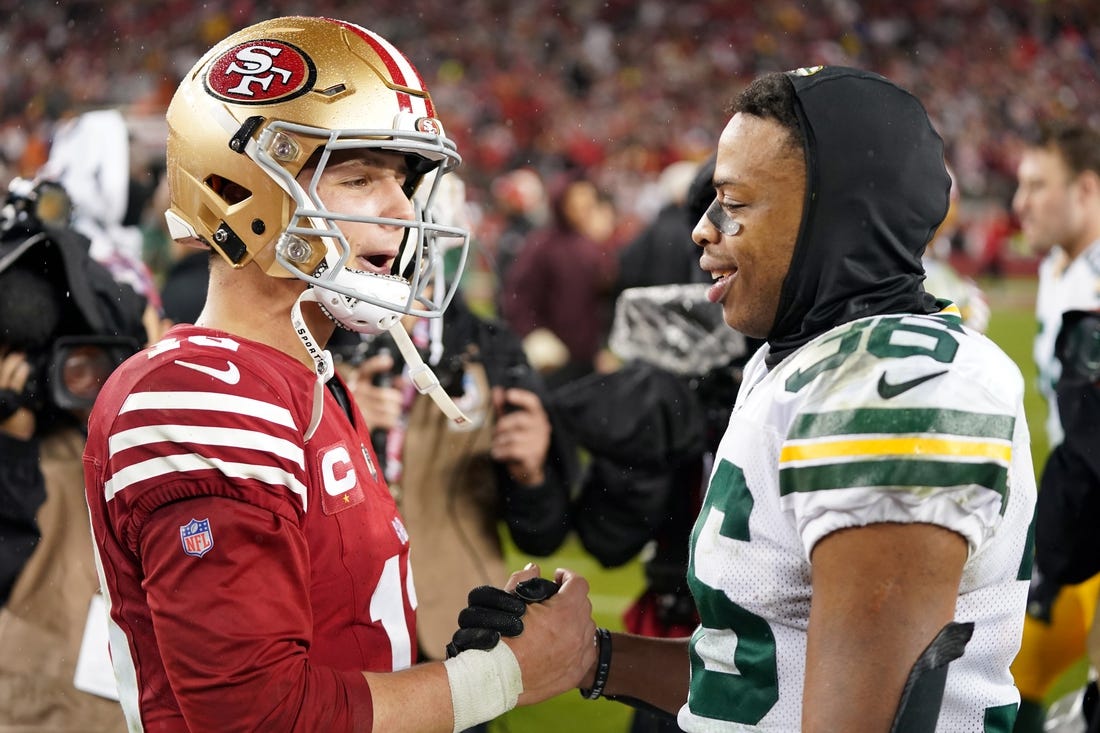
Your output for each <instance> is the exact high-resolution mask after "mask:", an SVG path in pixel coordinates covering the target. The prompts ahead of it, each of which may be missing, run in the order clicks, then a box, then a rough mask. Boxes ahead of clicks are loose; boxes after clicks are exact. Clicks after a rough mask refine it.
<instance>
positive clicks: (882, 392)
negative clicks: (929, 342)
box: [878, 369, 947, 400]
mask: <svg viewBox="0 0 1100 733" xmlns="http://www.w3.org/2000/svg"><path fill="white" fill-rule="evenodd" d="M944 374H947V370H946V369H944V370H943V371H942V372H935V373H934V374H925V375H924V376H923V377H917V378H916V379H910V380H909V381H908V382H898V383H897V384H890V383H889V382H887V381H886V375H885V374H883V375H882V376H881V377H879V378H878V395H879V397H881V398H882V399H884V400H888V399H890V398H891V397H897V396H898V395H899V394H901V393H902V392H908V391H909V390H911V389H913V387H916V386H917V385H918V384H924V383H925V382H927V381H928V380H929V379H935V378H936V377H942V376H943V375H944Z"/></svg>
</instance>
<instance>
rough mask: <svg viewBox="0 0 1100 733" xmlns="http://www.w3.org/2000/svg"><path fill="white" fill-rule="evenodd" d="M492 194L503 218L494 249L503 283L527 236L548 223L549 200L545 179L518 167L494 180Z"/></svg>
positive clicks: (491, 188) (531, 171) (498, 277)
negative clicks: (544, 184) (544, 183)
mask: <svg viewBox="0 0 1100 733" xmlns="http://www.w3.org/2000/svg"><path fill="white" fill-rule="evenodd" d="M490 191H491V193H492V196H493V204H494V207H495V208H496V210H497V211H498V212H499V213H500V214H501V216H502V217H503V222H502V224H501V229H500V232H499V233H498V234H497V236H496V246H495V249H496V275H497V281H498V283H502V282H504V281H505V279H506V278H507V276H508V270H509V269H510V268H511V266H512V263H513V262H514V261H515V259H516V256H517V255H518V254H519V253H520V250H522V249H523V245H524V244H526V242H527V237H528V236H529V235H530V234H531V232H532V231H533V230H535V229H537V228H539V227H542V226H545V225H546V224H547V220H548V217H549V215H550V211H549V201H548V200H547V197H546V187H545V186H543V183H542V178H541V177H539V174H538V173H536V172H535V171H534V170H532V169H530V168H517V169H516V170H513V171H509V172H508V173H505V174H504V175H502V176H500V177H499V178H496V179H494V180H493V182H492V184H491V187H490ZM497 309H498V311H499V309H500V304H499V303H498V304H497Z"/></svg>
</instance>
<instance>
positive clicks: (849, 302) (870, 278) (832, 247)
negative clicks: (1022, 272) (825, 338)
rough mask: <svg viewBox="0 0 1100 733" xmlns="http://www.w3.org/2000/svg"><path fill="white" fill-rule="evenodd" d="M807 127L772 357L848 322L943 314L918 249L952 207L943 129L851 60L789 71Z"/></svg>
mask: <svg viewBox="0 0 1100 733" xmlns="http://www.w3.org/2000/svg"><path fill="white" fill-rule="evenodd" d="M786 76H787V78H789V79H790V81H791V83H792V84H793V87H794V95H795V114H796V116H797V118H798V121H799V126H800V127H801V130H802V133H803V136H802V137H803V149H804V152H805V158H806V198H805V202H804V205H803V212H802V225H801V229H800V231H799V235H798V241H797V243H796V244H795V249H794V254H793V256H792V258H791V265H790V269H789V270H788V272H787V276H786V278H785V279H784V281H783V287H782V291H781V293H780V299H779V309H778V311H777V313H776V319H775V322H774V323H773V324H772V329H771V332H770V333H769V334H768V343H769V346H770V353H769V355H768V359H767V361H768V365H769V366H774V365H775V364H778V363H779V362H780V361H781V360H782V359H784V358H785V357H786V356H788V355H790V354H791V353H792V352H793V351H794V350H796V349H797V348H799V347H800V346H802V345H803V344H805V343H807V342H808V341H810V340H811V339H813V338H814V337H815V336H818V335H820V334H822V333H824V332H825V331H827V330H829V329H831V328H833V327H835V326H838V325H840V324H842V323H847V322H849V321H853V320H856V319H858V318H864V317H867V316H873V315H879V314H883V313H934V312H936V311H937V310H939V308H938V307H937V305H936V300H935V298H934V297H933V296H931V295H929V294H928V293H926V292H925V290H924V287H923V285H922V284H921V283H922V281H923V280H924V267H923V265H922V264H921V255H922V254H923V253H924V248H925V245H926V244H927V243H928V242H929V240H930V239H931V238H932V235H933V234H934V233H935V231H936V229H937V227H938V226H939V224H940V222H941V221H943V218H944V216H945V215H946V213H947V206H948V192H949V190H950V188H951V180H950V178H949V177H948V174H947V169H946V166H945V164H944V158H943V140H942V139H941V138H940V136H939V135H938V134H937V133H936V131H935V130H934V129H933V127H932V124H931V122H930V121H929V119H928V114H927V113H926V112H925V110H924V107H923V106H922V105H921V103H920V102H919V101H918V100H917V99H916V97H914V96H913V95H912V94H910V93H909V92H907V91H905V90H904V89H902V88H900V87H899V86H897V85H896V84H894V83H893V82H891V81H889V80H888V79H886V78H884V77H882V76H879V75H878V74H874V73H871V72H868V71H862V70H860V69H852V68H845V67H833V66H826V67H815V68H810V69H799V70H796V71H791V72H787V74H786Z"/></svg>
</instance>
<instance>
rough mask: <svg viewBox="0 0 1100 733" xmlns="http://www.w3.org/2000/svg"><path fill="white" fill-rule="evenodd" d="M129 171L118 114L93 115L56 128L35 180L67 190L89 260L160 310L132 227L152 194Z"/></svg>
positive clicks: (127, 149) (138, 233)
mask: <svg viewBox="0 0 1100 733" xmlns="http://www.w3.org/2000/svg"><path fill="white" fill-rule="evenodd" d="M131 167H132V166H131V162H130V133H129V131H128V129H127V127H126V121H125V119H124V118H123V116H122V114H121V113H120V112H119V111H118V110H112V109H104V110H93V111H91V112H85V113H83V114H81V115H77V116H75V117H72V118H69V119H66V120H65V121H64V122H63V123H61V124H59V125H58V127H57V129H56V130H55V131H54V139H53V143H52V145H51V146H50V155H49V158H48V159H47V161H46V163H45V165H44V166H43V167H42V169H41V170H40V171H39V172H38V178H41V179H43V180H52V181H57V182H58V183H60V184H61V185H62V186H63V187H64V188H65V190H66V191H68V193H69V196H70V197H71V198H72V202H73V215H72V216H73V219H72V226H73V228H74V229H76V230H77V231H78V232H80V233H81V234H83V235H84V236H86V237H87V238H88V239H89V240H90V241H91V248H90V253H91V256H92V259H94V260H95V261H97V262H99V263H100V264H102V265H103V266H104V267H106V268H107V269H108V270H110V271H111V274H112V275H113V276H114V278H115V279H116V280H118V281H119V282H124V283H126V284H128V285H130V286H131V287H132V288H133V289H134V290H136V291H137V292H138V293H140V294H141V295H143V296H145V297H146V298H147V299H148V300H149V301H150V302H151V303H152V304H153V305H154V306H157V307H159V305H160V299H159V296H158V294H157V290H156V286H155V285H154V283H153V275H152V273H151V272H150V271H149V268H148V267H147V266H146V264H145V262H144V259H143V256H142V255H143V247H142V245H143V237H142V233H141V230H140V228H139V227H138V226H136V224H137V221H138V219H139V216H140V211H141V209H143V208H144V206H145V203H146V201H147V200H148V199H149V197H150V196H151V195H152V193H153V189H152V188H151V187H148V186H143V185H140V184H139V185H136V186H135V185H134V184H135V183H136V181H135V180H134V179H133V177H132V172H131Z"/></svg>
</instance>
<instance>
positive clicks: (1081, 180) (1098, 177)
mask: <svg viewBox="0 0 1100 733" xmlns="http://www.w3.org/2000/svg"><path fill="white" fill-rule="evenodd" d="M1077 185H1078V186H1080V187H1081V192H1082V193H1084V194H1085V196H1086V197H1088V198H1095V197H1100V174H1098V173H1097V172H1096V171H1094V170H1084V171H1081V172H1080V173H1078V174H1077Z"/></svg>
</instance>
